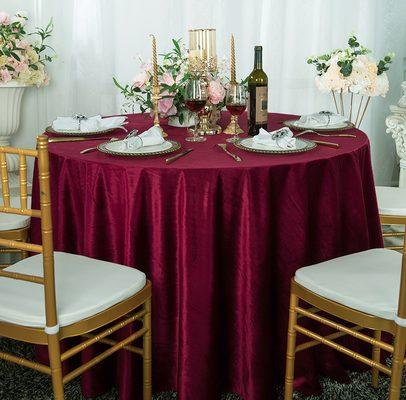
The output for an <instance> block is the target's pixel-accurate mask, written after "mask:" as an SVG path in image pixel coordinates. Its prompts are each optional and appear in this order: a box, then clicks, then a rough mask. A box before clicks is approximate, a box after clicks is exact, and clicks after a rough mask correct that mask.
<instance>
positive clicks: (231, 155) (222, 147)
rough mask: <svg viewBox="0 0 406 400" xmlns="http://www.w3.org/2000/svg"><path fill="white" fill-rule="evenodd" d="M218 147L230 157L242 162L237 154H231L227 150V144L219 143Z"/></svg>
mask: <svg viewBox="0 0 406 400" xmlns="http://www.w3.org/2000/svg"><path fill="white" fill-rule="evenodd" d="M217 146H219V147H220V148H221V149H223V150H224V151H225V152H226V154H228V155H229V156H230V157H232V158H234V160H235V161H238V162H240V161H242V159H241V157H238V156H237V154H234V153H231V151H228V150H227V145H226V144H225V143H218V144H217Z"/></svg>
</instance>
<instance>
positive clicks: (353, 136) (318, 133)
mask: <svg viewBox="0 0 406 400" xmlns="http://www.w3.org/2000/svg"><path fill="white" fill-rule="evenodd" d="M305 133H314V134H316V135H318V136H323V137H352V138H356V137H357V136H356V135H352V134H351V133H336V134H327V133H320V132H316V131H313V130H312V129H307V130H305V131H302V132H299V133H297V134H296V135H295V137H298V136H302V135H304V134H305Z"/></svg>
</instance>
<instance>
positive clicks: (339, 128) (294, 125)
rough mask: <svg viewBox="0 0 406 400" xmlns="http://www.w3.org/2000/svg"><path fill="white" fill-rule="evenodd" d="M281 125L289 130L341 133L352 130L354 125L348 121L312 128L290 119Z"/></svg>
mask: <svg viewBox="0 0 406 400" xmlns="http://www.w3.org/2000/svg"><path fill="white" fill-rule="evenodd" d="M283 124H284V125H285V126H287V127H289V128H293V129H297V130H299V131H304V130H306V129H311V130H313V131H316V132H329V131H330V132H331V131H343V130H345V129H351V128H354V124H353V123H352V122H350V121H345V122H339V123H337V124H330V125H326V126H318V127H313V126H311V125H309V124H301V123H299V120H298V119H291V120H287V121H284V122H283Z"/></svg>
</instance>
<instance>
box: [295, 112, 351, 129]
mask: <svg viewBox="0 0 406 400" xmlns="http://www.w3.org/2000/svg"><path fill="white" fill-rule="evenodd" d="M346 121H347V118H346V117H344V116H343V115H340V114H335V113H333V112H331V111H320V112H318V113H314V114H308V115H302V116H301V117H300V118H299V120H298V121H297V122H296V124H297V125H300V126H303V127H306V128H322V127H326V126H329V125H337V124H339V123H342V122H346Z"/></svg>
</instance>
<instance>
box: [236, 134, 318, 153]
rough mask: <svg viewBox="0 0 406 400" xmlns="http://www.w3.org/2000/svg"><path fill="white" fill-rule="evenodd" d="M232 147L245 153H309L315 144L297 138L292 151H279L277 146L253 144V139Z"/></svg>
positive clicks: (237, 143) (247, 139)
mask: <svg viewBox="0 0 406 400" xmlns="http://www.w3.org/2000/svg"><path fill="white" fill-rule="evenodd" d="M234 145H235V146H236V147H238V148H239V149H242V150H245V151H251V152H253V153H264V154H290V153H303V152H304V151H309V150H312V149H314V148H315V147H316V143H314V142H311V141H309V140H305V139H299V138H296V146H295V148H293V149H281V148H280V147H277V146H265V145H263V144H261V143H255V142H254V139H253V138H246V139H241V140H240V141H238V142H236V143H234Z"/></svg>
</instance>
